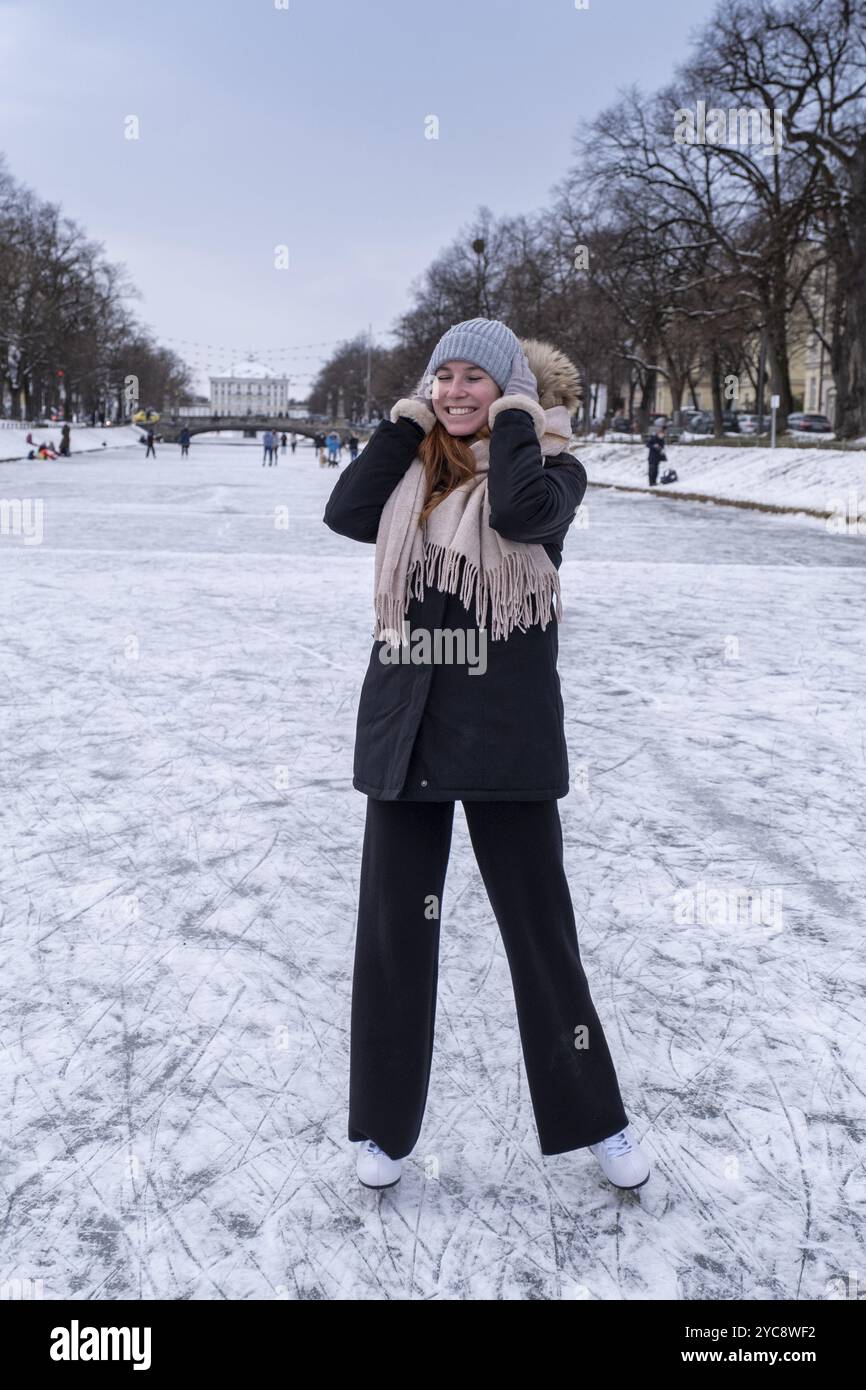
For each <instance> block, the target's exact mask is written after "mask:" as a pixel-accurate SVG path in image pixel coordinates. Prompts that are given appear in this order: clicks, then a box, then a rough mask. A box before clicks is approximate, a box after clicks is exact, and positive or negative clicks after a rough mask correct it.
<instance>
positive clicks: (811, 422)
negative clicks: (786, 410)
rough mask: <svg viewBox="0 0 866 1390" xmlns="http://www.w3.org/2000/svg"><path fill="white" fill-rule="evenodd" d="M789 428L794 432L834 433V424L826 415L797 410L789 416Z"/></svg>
mask: <svg viewBox="0 0 866 1390" xmlns="http://www.w3.org/2000/svg"><path fill="white" fill-rule="evenodd" d="M788 429H789V430H791V431H792V432H793V433H794V434H832V433H833V426H832V425H831V424H830V421H829V420H828V419H827V416H826V415H808V414H804V413H803V411H801V410H795V411H794V413H793V414H792V415H789V416H788Z"/></svg>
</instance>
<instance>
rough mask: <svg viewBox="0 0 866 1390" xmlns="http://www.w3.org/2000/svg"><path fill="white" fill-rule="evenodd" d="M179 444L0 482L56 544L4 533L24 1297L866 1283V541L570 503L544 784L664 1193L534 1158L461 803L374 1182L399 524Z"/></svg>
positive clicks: (463, 1294) (777, 524)
mask: <svg viewBox="0 0 866 1390" xmlns="http://www.w3.org/2000/svg"><path fill="white" fill-rule="evenodd" d="M157 447H158V457H157V459H156V460H155V461H154V460H152V459H151V460H147V461H145V459H144V458H143V450H138V449H136V450H133V449H126V450H120V449H119V450H111V451H108V450H107V451H106V452H105V454H104V455H88V456H86V457H82V458H81V459H77V460H74V461H72V462H68V461H58V462H56V463H42V464H38V465H36V464H29V463H16V464H8V465H4V467H3V469H2V475H0V493H2V496H3V497H5V498H19V499H22V498H31V499H35V498H39V499H41V500H42V502H43V529H44V534H43V539H42V540H41V543H36V544H25V542H24V538H23V537H22V536H21V535H20V534H18V535H16V534H8V533H7V534H2V535H0V594H2V610H0V611H2V634H3V635H2V666H0V672H2V684H0V727H2V741H0V748H2V753H0V757H2V771H0V790H2V797H0V832H2V859H0V873H2V893H0V898H2V917H0V953H2V954H0V961H2V978H3V982H4V990H3V1030H2V1062H0V1086H2V1114H3V1117H4V1125H3V1138H2V1149H0V1180H2V1188H3V1193H4V1195H5V1222H4V1235H3V1244H2V1262H0V1280H12V1279H19V1280H27V1279H30V1280H31V1281H37V1280H41V1281H42V1291H43V1296H44V1297H45V1298H66V1297H79V1298H91V1299H138V1298H143V1299H153V1298H191V1299H222V1298H230V1299H249V1298H275V1299H290V1300H293V1299H298V1298H327V1299H330V1298H350V1299H356V1298H357V1299H392V1298H394V1299H406V1298H412V1299H416V1298H417V1299H421V1298H427V1299H429V1298H434V1299H477V1298H504V1299H584V1298H586V1299H621V1298H622V1299H632V1298H643V1297H650V1298H664V1299H675V1298H719V1299H734V1298H741V1297H745V1298H759V1299H780V1298H801V1299H812V1298H824V1297H828V1296H830V1295H831V1294H832V1293H833V1291H834V1290H838V1289H839V1288H841V1287H842V1286H841V1285H836V1284H834V1283H833V1282H832V1281H834V1280H838V1279H846V1278H847V1277H848V1271H849V1270H858V1269H859V1270H860V1271H861V1278H862V1269H863V1231H864V1226H863V1216H864V1210H866V1193H864V1172H863V1137H864V1128H866V1125H864V1112H863V1081H864V1074H866V1068H864V1042H863V1037H864V1034H863V1014H864V1007H863V982H864V966H863V927H864V909H863V901H864V889H866V866H864V815H863V783H864V722H866V721H864V699H863V696H864V680H866V677H864V672H866V650H864V648H866V628H864V621H863V614H864V611H866V548H864V545H866V542H864V540H863V538H861V537H857V536H853V535H837V536H833V535H830V534H828V533H827V532H826V531H825V530H824V529H822V528H821V527H818V526H809V527H807V526H804V525H802V524H798V523H797V522H796V521H794V520H791V519H788V518H785V517H777V516H773V517H771V516H767V515H756V514H754V513H749V512H744V511H740V510H728V509H715V508H708V507H706V506H703V505H701V504H696V503H689V502H682V503H679V504H677V505H676V506H663V505H660V504H659V503H658V502H657V501H656V500H655V499H653V498H652V497H649V496H645V495H640V494H623V493H620V494H617V493H611V492H607V491H603V490H598V491H595V490H591V491H590V492H589V493H588V494H587V501H586V509H585V512H584V515H585V517H586V519H587V520H588V526H587V527H586V528H585V529H578V528H577V527H574V528H573V529H572V531H571V532H570V534H569V537H568V540H567V543H566V551H565V559H564V562H563V569H562V590H563V598H564V602H565V609H566V612H565V617H564V620H563V624H562V630H561V633H560V648H561V656H560V672H561V677H562V686H563V697H564V703H565V710H566V730H567V735H568V743H569V756H570V763H571V773H572V790H571V792H570V794H569V796H568V797H567V798H565V799H564V800H562V801H560V802H559V808H560V813H561V815H562V821H563V829H564V836H565V853H566V863H567V868H568V874H569V880H570V883H571V886H572V892H573V899H574V905H575V912H576V916H577V922H578V933H579V939H580V943H581V950H582V956H583V960H584V964H585V967H586V970H587V974H588V977H589V980H590V984H591V986H592V989H593V997H594V1000H595V1003H596V1006H597V1008H598V1011H599V1014H600V1016H601V1018H602V1021H603V1023H604V1025H605V1029H606V1032H607V1036H608V1041H609V1044H610V1047H611V1051H612V1053H613V1056H614V1061H615V1063H616V1066H617V1069H618V1074H619V1078H620V1085H621V1089H622V1092H623V1097H624V1099H625V1103H626V1110H627V1112H628V1114H629V1117H630V1120H631V1122H632V1125H633V1126H634V1129H635V1131H636V1132H637V1134H638V1135H639V1136H640V1137H641V1138H642V1139H643V1142H644V1146H645V1148H646V1149H647V1151H648V1153H649V1155H650V1159H651V1162H652V1164H653V1173H652V1176H651V1178H650V1181H649V1183H648V1184H647V1186H646V1187H644V1188H643V1189H641V1192H640V1195H639V1196H635V1195H634V1194H622V1193H619V1192H618V1191H616V1190H615V1189H613V1188H612V1187H611V1186H610V1185H609V1184H608V1183H607V1182H606V1180H605V1179H604V1176H603V1174H602V1172H601V1170H600V1168H599V1167H598V1165H597V1163H596V1161H595V1160H594V1158H593V1157H592V1155H591V1154H590V1153H589V1152H588V1150H579V1151H575V1152H573V1153H568V1154H562V1155H557V1156H556V1157H554V1158H543V1157H542V1156H541V1154H540V1151H539V1147H538V1142H537V1138H536V1132H535V1127H534V1121H533V1114H532V1107H531V1103H530V1098H529V1095H528V1091H527V1087H526V1081H525V1075H524V1071H523V1062H522V1057H521V1053H520V1043H519V1035H518V1031H517V1023H516V1015H515V1010H514V1001H513V995H512V992H511V983H510V978H509V974H508V968H507V963H506V960H505V955H504V951H503V948H502V945H501V941H500V938H499V935H498V931H497V927H496V923H495V919H494V917H493V915H492V912H491V909H490V907H489V904H488V901H487V898H486V895H485V892H484V888H483V885H482V883H481V879H480V875H479V872H478V869H477V867H476V864H475V861H474V858H473V855H472V851H471V847H470V844H469V840H468V834H467V830H466V824H465V818H464V815H463V810H462V807H461V806H460V805H458V807H457V809H456V824H455V835H454V843H453V849H452V856H451V862H450V866H449V872H448V880H447V884H446V889H445V895H444V900H443V923H442V954H441V971H440V983H439V1009H438V1014H437V1033H436V1050H435V1055H434V1062H433V1074H432V1080H431V1086H430V1095H429V1099H428V1106H427V1112H426V1116H425V1122H424V1127H423V1130H422V1133H421V1138H420V1140H419V1143H418V1146H417V1148H416V1150H415V1152H414V1154H413V1155H412V1156H411V1157H410V1158H409V1159H407V1160H406V1162H405V1164H404V1175H403V1178H402V1180H401V1182H400V1183H399V1185H398V1186H397V1187H395V1188H392V1189H390V1190H388V1191H387V1192H384V1193H374V1192H371V1191H369V1190H367V1189H365V1188H363V1187H361V1186H359V1184H358V1182H357V1179H356V1177H355V1172H354V1160H355V1152H356V1151H355V1147H354V1146H353V1145H351V1144H350V1143H349V1142H348V1141H347V1139H346V1102H347V1086H348V1047H349V1031H348V1030H349V1006H350V991H351V969H352V949H353V939H354V927H355V910H356V895H357V888H358V874H359V867H360V855H361V842H362V832H363V823H364V810H365V804H366V803H365V798H364V797H363V796H362V795H361V794H360V793H358V792H357V791H355V790H354V789H353V788H352V786H351V769H352V744H353V738H354V724H355V713H356V708H357V700H358V695H359V691H360V686H361V681H362V678H363V674H364V669H365V665H366V661H367V657H368V654H369V649H370V640H371V639H370V633H371V626H372V592H371V586H372V576H373V554H374V551H373V546H371V545H360V544H357V543H354V542H351V541H349V540H346V539H344V538H342V537H339V536H336V535H334V534H333V533H332V532H331V531H329V530H328V528H327V527H325V526H324V524H323V523H322V520H321V517H322V512H323V509H324V505H325V500H326V498H327V495H328V492H329V490H330V488H331V487H332V486H333V483H334V482H335V480H336V478H337V476H338V475H337V471H336V469H322V468H319V467H318V466H317V464H316V463H315V460H314V458H313V454H312V450H311V448H310V447H309V446H308V445H306V444H304V445H302V446H300V447H299V449H298V453H297V455H296V456H295V457H294V458H292V456H291V454H289V453H286V454H285V455H281V457H280V465H279V467H278V468H276V469H273V468H272V469H263V468H262V467H261V466H260V448H259V446H257V445H254V444H252V443H250V444H246V445H244V444H241V443H240V442H239V441H232V442H222V443H220V442H217V441H215V440H209V441H207V440H205V441H203V440H201V439H199V440H197V441H194V442H193V446H192V451H191V455H190V458H189V459H187V460H181V459H180V456H179V449H178V448H177V446H167V445H163V446H157ZM281 508H288V512H287V516H288V524H287V526H285V527H283V526H282V525H281V524H280V523H281V522H282V520H283V519H284V516H285V515H286V514H285V513H283V512H281V511H280V509H281ZM702 885H703V887H702ZM678 890H685V893H684V896H683V897H681V898H676V897H675V894H676V893H677V891H678ZM713 892H715V893H716V895H717V896H716V899H715V900H714V899H713V897H712V894H713ZM749 892H751V893H752V894H753V895H754V896H753V898H752V900H751V904H752V908H753V915H752V916H751V918H749V917H746V919H745V920H741V919H740V917H739V916H738V914H737V910H736V903H737V899H738V897H739V898H740V899H744V900H745V899H746V897H747V895H748V893H749ZM689 894H691V895H692V897H691V898H690V897H689ZM702 895H703V896H702ZM692 899H694V902H695V905H696V911H695V914H694V917H695V920H693V921H690V920H689V903H690V902H691V901H692ZM713 901H715V904H716V906H715V911H713V910H712V907H711V904H712V902H713ZM719 902H721V909H720V908H719ZM732 904H733V908H732V907H731V905H732ZM747 906H748V903H747ZM756 907H758V908H760V915H757V914H756V912H755V908H756ZM527 929H531V924H527Z"/></svg>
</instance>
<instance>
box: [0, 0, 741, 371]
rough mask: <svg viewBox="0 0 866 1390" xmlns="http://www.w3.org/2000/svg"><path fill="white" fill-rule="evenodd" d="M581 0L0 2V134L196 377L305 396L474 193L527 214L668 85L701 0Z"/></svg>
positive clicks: (497, 209) (398, 300)
mask: <svg viewBox="0 0 866 1390" xmlns="http://www.w3.org/2000/svg"><path fill="white" fill-rule="evenodd" d="M284 4H285V5H286V6H287V8H282V6H283V5H284ZM589 6H590V8H589V9H588V10H577V9H576V8H575V4H574V0H525V2H524V3H517V2H516V0H441V3H429V2H428V3H416V2H415V0H375V3H371V4H369V5H363V4H358V3H351V2H350V0H173V3H168V0H148V3H147V4H146V5H134V4H122V3H118V2H117V0H84V2H83V3H76V4H70V3H68V0H25V3H8V0H0V75H2V81H0V130H2V136H0V149H2V150H3V151H4V152H5V154H6V156H7V159H8V163H9V167H10V171H11V173H12V174H13V175H14V176H15V177H16V178H18V179H19V180H21V181H22V182H24V183H27V184H29V185H31V186H32V187H33V188H34V189H35V190H36V191H37V192H38V193H39V194H40V195H42V196H43V197H46V198H50V199H52V200H55V201H59V202H61V203H62V205H63V208H64V210H65V211H66V212H67V213H69V214H70V215H71V216H72V217H75V218H76V219H77V220H78V221H80V222H81V223H83V224H84V226H85V227H86V229H87V231H88V232H89V233H90V235H91V236H93V237H95V238H97V239H98V240H100V241H102V242H104V244H105V248H106V252H107V253H108V255H109V257H110V259H112V260H117V261H124V262H125V263H126V265H127V266H128V268H129V271H130V273H131V276H132V278H133V280H134V282H135V283H136V285H137V286H138V288H139V289H140V290H141V292H142V296H143V297H142V299H141V300H140V301H138V303H137V305H136V312H137V313H138V315H139V317H140V318H141V319H143V320H144V321H145V322H146V323H147V324H148V325H149V326H150V327H151V328H152V329H153V331H154V332H155V334H156V335H157V336H158V337H159V339H160V340H161V341H162V342H164V343H166V344H167V345H169V346H171V347H173V348H174V349H175V350H176V351H177V352H178V353H180V354H181V355H182V356H183V357H184V358H185V359H186V360H187V361H188V362H189V363H190V364H191V365H192V366H193V367H194V368H195V369H196V370H197V371H198V373H199V375H198V384H199V388H200V389H206V376H207V371H208V369H211V370H220V369H226V368H227V367H228V366H230V364H231V362H232V361H233V360H235V359H239V358H241V357H243V356H245V355H248V354H249V353H250V352H252V354H253V355H254V356H255V357H257V358H259V359H261V360H263V361H265V362H267V363H269V365H271V366H272V367H274V368H275V369H278V370H285V371H287V372H288V374H289V375H290V376H291V377H292V378H293V379H294V381H295V383H296V390H295V394H296V395H299V396H303V394H304V393H305V391H306V388H307V386H308V384H309V380H310V377H311V376H313V375H315V371H316V368H317V365H318V364H319V362H320V361H321V360H322V358H324V357H327V355H328V354H329V351H330V348H331V346H333V345H335V344H336V343H337V342H338V341H340V340H341V339H345V338H350V337H353V336H354V335H355V334H356V333H358V332H361V331H366V328H367V325H368V323H371V324H372V325H373V333H374V337H375V338H376V339H377V340H378V341H380V342H383V343H388V342H390V341H391V340H390V338H389V337H388V330H389V329H390V327H391V326H392V324H393V322H394V320H395V318H396V317H397V315H398V314H400V313H401V312H402V311H403V310H404V309H405V308H406V307H407V304H408V291H409V287H410V284H411V281H412V280H413V278H414V277H415V276H416V275H418V274H420V273H421V272H422V271H423V270H424V268H425V266H427V265H428V264H429V262H430V261H431V260H432V259H433V257H434V256H435V255H436V254H437V253H438V252H439V251H440V250H442V248H443V247H444V246H446V245H447V244H448V243H449V242H450V241H451V240H452V238H453V237H454V235H455V233H456V232H457V231H458V229H459V228H460V227H461V225H463V224H465V223H466V222H468V220H469V219H470V218H471V217H472V216H473V214H474V213H475V212H476V210H477V209H478V207H479V206H480V205H482V204H486V205H487V206H488V207H490V208H491V210H492V211H493V213H494V214H496V215H501V214H503V213H518V212H526V213H531V212H533V211H535V210H537V209H538V208H540V207H543V206H544V205H545V204H546V203H547V201H548V199H549V196H550V189H551V187H552V185H553V184H554V183H555V182H557V181H558V180H559V179H561V178H562V177H563V175H564V174H565V172H566V170H567V169H568V167H569V164H570V162H571V159H572V138H573V134H574V131H575V128H576V125H577V123H578V121H579V120H580V119H582V118H589V117H592V116H593V115H595V113H596V112H598V111H599V110H600V109H601V108H602V107H604V106H606V105H608V104H609V103H610V102H611V101H612V100H613V99H614V98H615V96H616V92H617V88H619V87H625V86H628V85H629V84H631V83H632V82H637V83H639V84H640V85H641V86H643V87H644V89H645V90H647V91H650V90H652V89H653V88H655V87H656V86H659V85H661V84H662V83H663V82H665V81H666V80H667V79H668V78H669V77H670V75H671V68H672V66H673V65H674V64H675V63H677V62H678V61H680V59H682V58H683V57H684V56H685V55H686V53H687V51H688V48H689V35H690V33H691V32H692V31H693V30H694V29H696V28H697V27H699V26H700V25H701V24H702V23H704V22H705V21H706V19H707V18H708V17H709V15H710V14H711V12H712V10H713V8H714V0H663V3H662V4H661V5H651V4H647V3H646V0H589ZM431 115H432V116H435V117H437V118H438V122H439V138H438V140H430V139H426V138H425V119H426V118H427V117H429V116H431ZM130 116H132V117H135V118H137V121H138V139H137V140H130V139H127V138H125V130H126V129H129V128H131V127H130V126H129V125H128V124H127V118H128V117H130ZM282 245H285V246H287V247H288V269H278V268H276V267H275V263H274V262H275V252H274V248H275V247H277V246H282ZM192 342H194V343H197V344H201V345H202V346H199V347H192V346H190V343H192ZM206 344H207V345H210V346H204V345H206ZM310 344H314V345H315V346H308V345H310Z"/></svg>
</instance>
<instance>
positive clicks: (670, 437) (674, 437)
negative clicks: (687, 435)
mask: <svg viewBox="0 0 866 1390" xmlns="http://www.w3.org/2000/svg"><path fill="white" fill-rule="evenodd" d="M660 425H664V427H665V439H666V440H667V441H668V443H669V444H678V443H679V441H680V440H681V439H682V437H683V431H682V426H680V425H675V424H674V423H673V421H672V420H671V419H670V417H669V416H667V415H656V416H654V417H653V419H652V420H651V421H650V427H649V431H648V433H647V434H646V435H645V437H644V442H645V443H649V440H650V436H651V435H653V434H655V432H656V430H657V429H658V428H659V426H660Z"/></svg>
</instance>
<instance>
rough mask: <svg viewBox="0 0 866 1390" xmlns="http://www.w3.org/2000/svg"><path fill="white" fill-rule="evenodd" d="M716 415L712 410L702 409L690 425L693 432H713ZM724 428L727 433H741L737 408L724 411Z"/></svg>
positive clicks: (690, 430)
mask: <svg viewBox="0 0 866 1390" xmlns="http://www.w3.org/2000/svg"><path fill="white" fill-rule="evenodd" d="M715 427H716V426H715V417H714V416H713V412H712V411H711V410H701V411H699V412H698V414H697V415H696V416H694V417H693V419H692V422H691V424H690V425H689V427H688V428H689V432H690V433H691V434H712V433H713V431H714V430H715ZM722 429H723V431H724V432H725V434H739V432H740V417H739V415H738V414H737V412H736V410H723V411H722Z"/></svg>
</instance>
